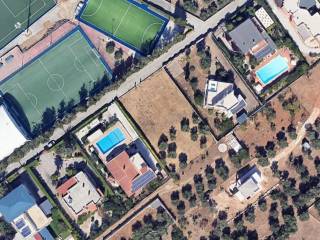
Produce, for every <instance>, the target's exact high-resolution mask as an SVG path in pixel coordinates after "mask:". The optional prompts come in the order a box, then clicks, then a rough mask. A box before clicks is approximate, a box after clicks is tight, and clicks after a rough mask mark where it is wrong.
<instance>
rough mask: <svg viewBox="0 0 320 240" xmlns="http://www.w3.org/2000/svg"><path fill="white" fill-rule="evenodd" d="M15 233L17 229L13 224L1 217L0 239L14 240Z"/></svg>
mask: <svg viewBox="0 0 320 240" xmlns="http://www.w3.org/2000/svg"><path fill="white" fill-rule="evenodd" d="M15 234H16V231H15V230H14V228H13V227H12V226H11V224H9V223H7V222H6V221H5V220H4V219H3V218H0V239H3V240H12V239H14V236H15Z"/></svg>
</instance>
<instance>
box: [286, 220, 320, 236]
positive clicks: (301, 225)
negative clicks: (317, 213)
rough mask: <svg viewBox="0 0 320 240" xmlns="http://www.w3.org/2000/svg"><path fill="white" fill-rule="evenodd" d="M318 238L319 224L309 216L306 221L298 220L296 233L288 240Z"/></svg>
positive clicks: (319, 232) (319, 234)
mask: <svg viewBox="0 0 320 240" xmlns="http://www.w3.org/2000/svg"><path fill="white" fill-rule="evenodd" d="M317 236H318V237H319V236H320V222H319V221H318V220H317V219H316V218H314V217H313V216H312V215H310V218H309V220H308V221H304V222H302V221H300V220H298V232H296V233H295V234H294V235H292V236H290V240H301V239H303V240H314V239H318V237H317Z"/></svg>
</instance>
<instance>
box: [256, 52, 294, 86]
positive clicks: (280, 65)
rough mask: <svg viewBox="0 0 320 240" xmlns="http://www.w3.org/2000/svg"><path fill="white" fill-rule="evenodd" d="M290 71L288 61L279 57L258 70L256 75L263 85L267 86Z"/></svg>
mask: <svg viewBox="0 0 320 240" xmlns="http://www.w3.org/2000/svg"><path fill="white" fill-rule="evenodd" d="M288 69H289V65H288V62H287V59H286V58H284V57H282V56H277V57H276V58H274V59H272V60H271V61H270V62H269V63H268V64H267V65H265V66H263V67H262V68H260V69H259V70H257V71H256V75H257V76H258V78H259V79H260V81H261V82H262V83H263V84H265V85H267V84H269V83H270V82H272V81H274V80H275V79H277V78H278V77H279V76H281V75H282V74H283V73H285V72H286V71H288Z"/></svg>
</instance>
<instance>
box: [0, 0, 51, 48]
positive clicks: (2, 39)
mask: <svg viewBox="0 0 320 240" xmlns="http://www.w3.org/2000/svg"><path fill="white" fill-rule="evenodd" d="M1 1H3V0H1ZM44 7H45V6H44ZM42 8H43V7H42ZM42 8H39V9H38V10H37V11H36V12H34V13H33V14H31V16H30V18H32V17H33V16H34V15H36V14H37V13H38V12H39V11H41V10H42ZM27 21H28V19H26V20H25V21H23V22H22V23H21V25H23V24H25V23H26V22H27ZM16 30H17V29H16V28H14V29H13V30H11V31H10V32H9V33H8V34H7V35H6V36H4V37H3V38H1V40H0V43H1V42H2V41H4V40H5V39H6V38H7V37H8V36H9V35H11V33H13V32H14V31H16ZM21 33H23V32H21Z"/></svg>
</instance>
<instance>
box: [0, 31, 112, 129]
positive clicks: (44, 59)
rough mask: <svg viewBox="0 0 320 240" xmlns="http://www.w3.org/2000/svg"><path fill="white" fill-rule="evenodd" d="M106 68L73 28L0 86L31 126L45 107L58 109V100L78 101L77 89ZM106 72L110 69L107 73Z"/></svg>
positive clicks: (90, 85) (87, 86)
mask: <svg viewBox="0 0 320 240" xmlns="http://www.w3.org/2000/svg"><path fill="white" fill-rule="evenodd" d="M107 71H108V69H107V68H106V65H105V64H104V62H103V61H102V60H101V58H100V56H99V55H98V53H97V52H96V50H95V49H94V48H92V46H91V45H90V44H89V42H88V41H87V39H86V38H85V36H84V35H83V33H82V31H80V29H79V28H76V29H75V30H74V31H73V32H71V33H69V35H67V36H66V37H64V39H62V40H60V42H58V43H57V44H55V45H53V46H52V47H51V48H49V49H48V50H47V51H45V52H44V53H43V54H41V55H39V56H38V58H36V59H35V60H34V61H32V62H31V63H29V64H27V65H26V66H25V67H23V68H22V69H21V70H20V71H18V72H17V73H15V74H14V75H13V76H11V77H9V78H8V79H6V80H5V81H4V82H3V84H1V85H0V91H1V92H2V93H3V94H4V96H11V98H14V99H15V102H17V103H18V105H19V107H20V108H21V109H22V110H23V112H24V115H25V116H26V118H27V119H28V122H29V124H30V126H31V128H32V126H34V125H35V124H37V123H41V120H42V115H43V113H44V111H45V110H46V109H47V108H51V107H54V108H55V110H56V111H58V109H59V108H60V103H61V101H64V102H65V104H66V105H67V104H68V103H70V101H72V103H73V105H74V104H77V103H78V102H79V101H80V93H79V91H80V89H82V88H83V86H84V87H85V89H87V90H88V91H90V90H91V89H92V88H93V86H94V84H95V83H97V82H98V81H100V80H101V79H102V78H103V77H104V76H105V74H106V73H107ZM109 73H110V72H109Z"/></svg>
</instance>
